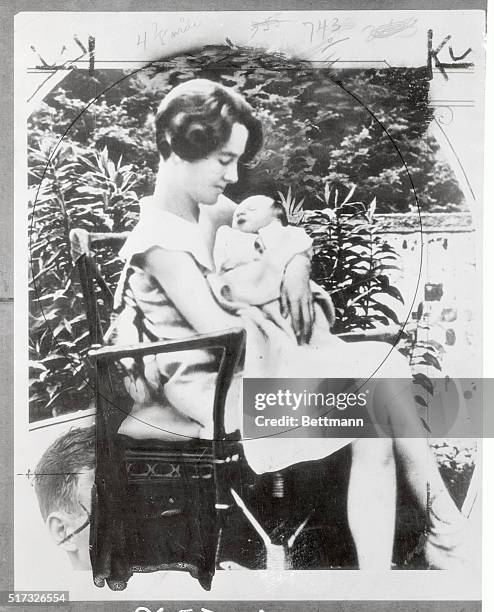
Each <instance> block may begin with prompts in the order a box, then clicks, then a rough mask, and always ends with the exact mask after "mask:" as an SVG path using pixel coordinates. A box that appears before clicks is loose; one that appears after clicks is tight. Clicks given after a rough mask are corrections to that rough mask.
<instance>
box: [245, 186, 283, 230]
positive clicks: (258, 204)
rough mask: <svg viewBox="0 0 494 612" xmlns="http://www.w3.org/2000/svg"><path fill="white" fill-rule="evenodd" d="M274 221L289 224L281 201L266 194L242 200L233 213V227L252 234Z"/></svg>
mask: <svg viewBox="0 0 494 612" xmlns="http://www.w3.org/2000/svg"><path fill="white" fill-rule="evenodd" d="M273 221H277V222H279V223H281V225H288V218H287V216H286V211H285V209H284V207H283V205H282V204H281V202H277V201H276V200H273V198H269V197H268V196H264V195H255V196H250V197H249V198H246V199H245V200H242V202H240V204H239V205H238V206H237V208H236V209H235V212H234V214H233V228H234V229H237V230H240V231H241V232H246V233H251V234H256V233H257V232H258V231H259V230H260V229H261V228H262V227H266V225H269V224H270V223H272V222H273Z"/></svg>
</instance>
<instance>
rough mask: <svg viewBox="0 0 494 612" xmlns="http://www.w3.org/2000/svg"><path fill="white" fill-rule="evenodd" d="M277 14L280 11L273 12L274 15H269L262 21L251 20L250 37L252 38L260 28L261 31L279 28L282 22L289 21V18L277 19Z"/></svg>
mask: <svg viewBox="0 0 494 612" xmlns="http://www.w3.org/2000/svg"><path fill="white" fill-rule="evenodd" d="M278 15H281V13H275V14H274V15H270V16H269V17H267V18H266V19H263V20H262V21H251V23H250V29H251V30H252V34H251V36H250V37H251V38H254V36H256V35H257V34H258V32H259V30H262V31H263V32H268V31H269V30H271V29H272V28H279V27H280V25H281V24H282V23H290V22H292V20H291V19H278Z"/></svg>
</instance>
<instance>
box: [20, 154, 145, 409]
mask: <svg viewBox="0 0 494 612" xmlns="http://www.w3.org/2000/svg"><path fill="white" fill-rule="evenodd" d="M30 174H31V180H32V182H33V183H34V185H33V186H32V188H31V190H30V201H29V246H30V283H29V294H30V345H29V352H30V418H31V420H38V419H40V418H46V417H48V416H56V415H58V414H60V413H62V412H70V411H73V410H77V409H79V408H80V407H81V406H84V405H87V404H88V403H89V401H90V400H91V397H92V391H91V389H90V388H89V387H88V384H87V379H86V372H87V365H88V364H87V361H86V353H87V349H88V342H89V338H88V329H87V322H86V317H85V314H84V313H83V309H82V304H83V302H82V296H81V295H80V294H79V292H78V289H77V287H76V285H75V284H74V278H73V266H72V261H71V257H70V240H69V232H70V229H71V228H72V227H81V228H85V229H87V230H89V231H112V230H113V229H115V230H117V229H122V230H123V229H127V228H128V227H129V226H131V225H132V224H133V223H134V221H135V218H136V215H137V208H136V207H137V196H136V194H135V192H134V191H133V190H132V187H133V184H134V182H135V177H134V173H133V170H132V167H131V166H130V165H124V164H122V163H121V162H120V161H119V162H117V163H114V162H113V161H111V160H110V159H109V158H108V154H107V151H106V150H103V151H94V152H92V153H90V154H88V155H87V154H86V155H82V153H81V151H80V150H79V149H78V147H76V146H74V145H66V144H61V145H60V146H58V147H56V148H55V149H51V148H50V147H49V146H46V143H44V145H41V146H39V147H38V148H32V149H31V150H30ZM105 255H106V256H105V257H104V260H105V276H106V278H108V279H109V280H110V283H112V282H115V281H116V276H117V274H118V270H119V267H120V266H119V264H118V263H117V260H116V258H115V255H114V254H112V253H106V254H105Z"/></svg>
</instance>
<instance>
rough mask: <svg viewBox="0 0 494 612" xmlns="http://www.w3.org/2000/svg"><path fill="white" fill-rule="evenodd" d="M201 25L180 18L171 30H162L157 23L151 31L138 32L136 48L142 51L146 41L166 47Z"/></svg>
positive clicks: (188, 18) (145, 47)
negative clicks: (171, 41) (149, 40)
mask: <svg viewBox="0 0 494 612" xmlns="http://www.w3.org/2000/svg"><path fill="white" fill-rule="evenodd" d="M200 25H201V23H200V22H199V21H194V20H193V19H190V17H187V18H185V17H180V25H178V26H175V27H173V28H162V27H160V25H159V24H158V22H156V21H155V22H154V23H153V27H152V31H151V32H148V31H147V30H145V31H144V32H139V33H138V34H137V44H136V46H137V47H142V48H143V49H144V50H146V49H147V47H148V39H152V41H153V42H158V43H159V44H160V45H161V46H164V45H166V44H167V43H168V42H169V41H170V40H174V39H175V38H178V37H180V36H183V35H184V34H187V33H188V32H190V31H191V30H193V29H195V28H198V27H199V26H200Z"/></svg>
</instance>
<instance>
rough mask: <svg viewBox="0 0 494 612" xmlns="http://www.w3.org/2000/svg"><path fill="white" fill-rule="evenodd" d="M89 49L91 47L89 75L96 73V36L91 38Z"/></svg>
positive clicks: (89, 39)
mask: <svg viewBox="0 0 494 612" xmlns="http://www.w3.org/2000/svg"><path fill="white" fill-rule="evenodd" d="M87 42H88V47H89V74H93V72H94V57H95V54H94V50H95V47H96V39H95V38H94V36H90V37H89V38H88V41H87Z"/></svg>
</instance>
